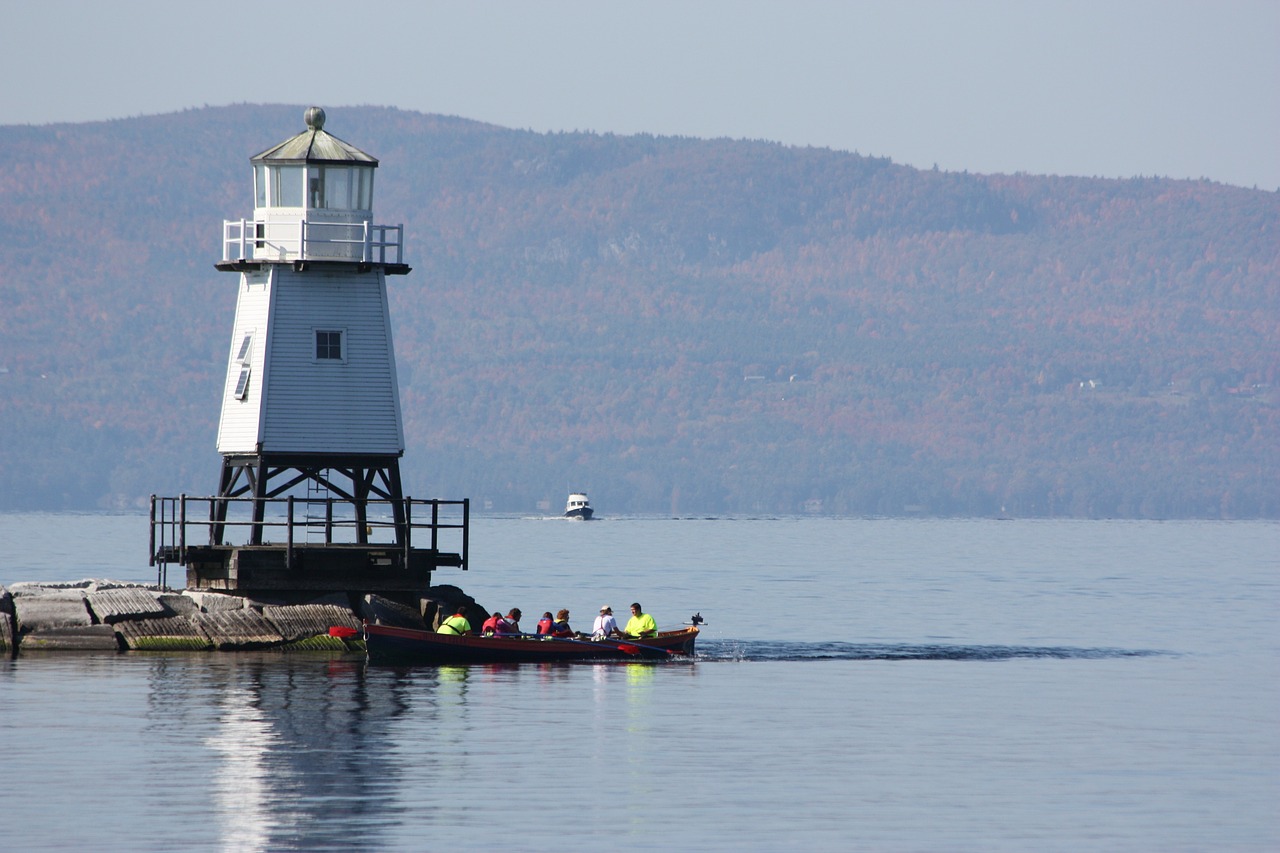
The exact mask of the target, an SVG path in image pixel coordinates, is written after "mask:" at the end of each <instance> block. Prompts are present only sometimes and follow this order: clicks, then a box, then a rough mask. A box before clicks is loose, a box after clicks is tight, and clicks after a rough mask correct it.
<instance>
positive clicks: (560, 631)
mask: <svg viewBox="0 0 1280 853" xmlns="http://www.w3.org/2000/svg"><path fill="white" fill-rule="evenodd" d="M551 636H553V637H572V636H573V629H572V628H570V627H569V623H568V622H556V623H553V624H552V626H551Z"/></svg>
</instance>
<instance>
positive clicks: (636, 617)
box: [623, 601, 658, 639]
mask: <svg viewBox="0 0 1280 853" xmlns="http://www.w3.org/2000/svg"><path fill="white" fill-rule="evenodd" d="M623 633H624V634H626V635H627V636H628V637H631V638H633V639H643V638H644V637H656V636H658V624H657V623H656V622H654V621H653V617H652V616H650V615H649V614H648V613H645V612H644V611H643V610H642V609H641V608H640V602H638V601H636V602H633V603H632V604H631V618H630V619H628V620H627V627H626V628H624V629H623Z"/></svg>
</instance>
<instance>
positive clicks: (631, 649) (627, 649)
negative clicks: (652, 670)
mask: <svg viewBox="0 0 1280 853" xmlns="http://www.w3.org/2000/svg"><path fill="white" fill-rule="evenodd" d="M551 639H552V640H553V641H554V642H557V643H576V644H578V645H580V646H591V647H593V648H597V649H598V648H600V647H602V646H603V647H604V648H608V649H617V650H618V651H620V652H622V653H623V654H624V655H631V656H632V657H635V656H637V655H639V654H641V650H642V649H643V650H646V651H649V652H657V653H658V654H660V655H664V656H665V655H669V654H670V652H668V651H667V650H666V649H660V648H658V647H657V646H642V645H640V644H639V643H625V644H624V643H620V642H615V641H611V640H606V641H604V642H600V641H597V640H578V639H574V638H573V637H552V638H551ZM645 657H649V655H645Z"/></svg>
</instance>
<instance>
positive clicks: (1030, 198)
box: [0, 105, 1280, 518]
mask: <svg viewBox="0 0 1280 853" xmlns="http://www.w3.org/2000/svg"><path fill="white" fill-rule="evenodd" d="M303 109H304V106H301V105H299V106H257V105H240V106H233V107H220V108H204V109H195V110H187V111H184V112H181V113H174V114H169V115H162V116H150V117H142V118H133V119H122V120H118V121H110V122H95V123H88V124H74V125H68V124H63V125H49V126H43V127H29V126H6V127H0V151H2V152H3V153H4V156H3V157H2V158H0V297H2V298H3V304H4V306H5V310H4V311H2V312H0V436H3V437H4V440H3V442H0V483H3V485H4V488H3V489H2V490H0V509H17V508H50V509H52V508H91V507H133V506H138V505H140V504H141V503H144V502H145V499H146V496H147V495H149V494H151V493H160V494H177V493H179V492H187V493H190V494H204V493H208V492H212V491H213V490H214V489H215V487H216V483H217V479H216V472H217V466H218V457H217V455H216V453H215V451H214V449H213V441H214V434H215V432H216V428H217V418H218V404H219V393H220V388H221V383H222V380H223V377H224V373H225V365H226V360H227V351H228V348H229V347H230V334H231V324H232V320H233V315H234V302H235V296H234V293H235V286H236V280H235V277H234V276H230V275H225V274H220V273H218V272H216V271H215V270H214V269H213V263H214V261H216V260H217V259H218V258H219V257H220V251H219V237H220V228H221V222H222V220H223V219H233V218H234V219H238V218H240V217H245V216H249V215H251V213H252V198H251V174H250V169H249V164H248V158H249V157H250V156H251V155H252V154H254V153H256V152H258V151H260V150H262V149H264V148H266V147H268V146H269V145H272V144H274V143H276V142H279V141H280V140H283V139H284V138H286V137H287V136H289V135H291V134H293V133H296V132H297V131H298V130H300V129H301V127H302V121H301V116H302V111H303ZM326 129H327V130H329V131H331V132H332V133H334V134H335V135H337V136H339V137H340V138H342V139H344V140H346V141H348V142H350V143H352V144H354V145H356V146H357V147H359V148H361V149H363V150H365V151H367V152H369V153H371V154H373V155H374V156H375V157H377V158H379V160H380V161H381V166H380V168H379V169H378V175H377V180H376V183H375V219H376V220H377V221H378V222H386V223H398V222H403V223H404V224H405V227H406V250H407V259H408V261H409V263H410V264H411V265H412V266H413V268H414V272H413V273H412V274H410V275H409V276H408V277H407V278H404V279H397V280H393V281H392V282H391V299H392V322H393V326H394V330H395V336H396V350H397V366H398V370H399V374H400V381H401V396H402V406H403V409H404V416H405V426H406V437H407V439H408V442H409V448H408V450H407V452H406V454H405V459H404V461H403V468H404V472H405V480H406V489H407V491H409V492H410V493H411V494H413V495H414V496H415V497H432V496H438V497H471V498H473V499H474V500H475V501H476V503H477V506H478V507H480V508H489V509H492V510H493V511H505V512H533V511H537V508H538V507H539V506H545V507H550V508H551V509H552V510H553V511H558V508H559V507H560V506H561V505H562V504H563V501H564V497H565V494H566V493H567V490H568V488H569V486H570V485H572V486H573V487H574V488H580V487H581V488H586V489H587V491H588V492H589V493H590V494H591V496H592V503H593V504H594V505H595V506H596V507H597V511H598V512H600V513H601V514H603V515H609V514H614V513H671V514H677V515H679V514H698V515H703V514H722V513H752V514H758V513H777V514H787V513H799V512H822V513H838V514H858V515H862V514H882V515H902V514H913V513H922V514H931V515H1016V516H1079V517H1132V518H1145V517H1154V518H1164V517H1204V518H1217V517H1225V518H1235V517H1267V518H1274V517H1280V486H1278V485H1277V484H1278V483H1280V453H1278V452H1277V447H1280V408H1278V407H1277V403H1278V402H1280V392H1277V387H1278V386H1277V373H1278V370H1280V347H1278V346H1277V341H1280V194H1277V193H1268V192H1262V191H1258V190H1247V189H1241V188H1236V187H1230V186H1224V185H1220V184H1215V183H1211V182H1206V181H1174V180H1168V179H1160V178H1136V179H1131V180H1105V179H1097V178H1069V177H1040V176H1031V175H1021V174H1020V175H972V174H967V173H951V172H939V171H936V170H935V171H924V170H917V169H912V168H909V167H905V166H901V165H897V164H894V163H892V162H890V161H889V160H887V159H883V158H870V157H863V156H859V155H857V154H850V153H845V152H838V151H831V150H826V149H813V148H794V147H787V146H783V145H779V144H775V143H769V142H759V141H742V140H739V141H734V140H723V139H718V140H699V139H688V138H671V137H655V136H648V135H637V136H613V135H597V134H586V133H560V134H540V133H533V132H530V131H518V130H508V129H504V128H499V127H495V126H492V125H486V124H481V123H478V122H472V121H468V120H465V119H460V118H452V117H444V116H435V115H424V114H420V113H413V112H406V111H400V110H395V109H388V108H375V107H354V108H334V109H330V110H329V121H328V123H327V124H326Z"/></svg>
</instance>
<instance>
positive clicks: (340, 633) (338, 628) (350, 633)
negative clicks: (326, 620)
mask: <svg viewBox="0 0 1280 853" xmlns="http://www.w3.org/2000/svg"><path fill="white" fill-rule="evenodd" d="M359 633H360V632H359V631H358V630H356V629H355V628H348V627H347V626H346V625H330V626H329V636H330V637H339V638H341V639H344V640H345V639H347V638H348V637H354V636H355V635H356V634H359Z"/></svg>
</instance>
